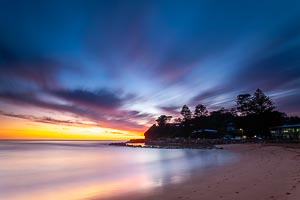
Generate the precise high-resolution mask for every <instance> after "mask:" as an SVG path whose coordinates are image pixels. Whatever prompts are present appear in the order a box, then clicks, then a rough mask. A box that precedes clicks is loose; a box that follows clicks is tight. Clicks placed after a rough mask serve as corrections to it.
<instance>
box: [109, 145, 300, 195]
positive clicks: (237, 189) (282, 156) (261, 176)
mask: <svg viewBox="0 0 300 200" xmlns="http://www.w3.org/2000/svg"><path fill="white" fill-rule="evenodd" d="M223 147H224V149H225V150H229V151H232V152H234V153H238V154H239V155H240V160H239V161H237V162H235V163H231V164H227V165H226V166H223V167H215V168H211V169H207V170H206V171H205V173H203V170H202V171H201V173H197V171H195V172H194V176H193V177H191V178H190V179H189V180H188V181H186V182H184V183H180V184H172V185H166V186H163V187H159V188H157V189H156V190H155V191H154V192H153V191H151V192H148V193H147V192H143V193H136V192H135V193H129V194H127V195H125V196H123V197H116V198H115V199H136V200H137V199H149V200H150V199H201V200H206V199H222V200H235V199H236V200H238V199H243V200H253V199H256V200H260V199H270V200H272V199H273V200H275V199H276V200H279V199H280V200H299V197H300V148H299V144H298V145H297V146H295V145H292V146H290V147H294V148H290V147H287V146H285V145H261V144H235V145H223Z"/></svg>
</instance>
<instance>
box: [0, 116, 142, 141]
mask: <svg viewBox="0 0 300 200" xmlns="http://www.w3.org/2000/svg"><path fill="white" fill-rule="evenodd" d="M0 127H1V128H0V139H53V140H54V139H58V140H129V139H132V138H144V136H143V132H142V131H141V132H139V131H131V130H122V129H113V128H105V127H98V126H89V127H81V126H67V125H58V124H47V123H38V122H30V121H28V120H25V119H16V118H14V119H13V120H12V118H10V117H5V116H0Z"/></svg>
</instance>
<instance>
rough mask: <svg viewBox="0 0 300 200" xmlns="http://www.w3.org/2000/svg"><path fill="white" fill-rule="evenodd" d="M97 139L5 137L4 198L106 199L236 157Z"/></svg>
mask: <svg viewBox="0 0 300 200" xmlns="http://www.w3.org/2000/svg"><path fill="white" fill-rule="evenodd" d="M104 143H107V142H99V141H80V142H78V141H60V142H58V141H34V142H29V141H13V142H12V141H1V142H0V163H1V165H0V199H9V200H21V199H22V200H23V199H31V200H36V199H44V200H48V199H49V200H50V199H51V200H52V199H64V200H68V199H70V200H72V199H93V198H97V199H106V198H110V197H114V196H118V195H121V194H122V193H127V192H151V190H152V189H154V188H157V187H161V186H163V185H165V184H177V183H181V182H183V181H185V180H186V179H188V178H189V176H190V175H191V171H192V170H193V169H194V168H196V167H197V168H200V169H201V168H203V169H204V168H207V167H210V166H216V165H223V164H224V163H227V162H231V161H233V160H235V159H236V157H235V155H233V154H231V153H229V152H226V151H222V150H191V149H190V150H180V149H173V150H170V149H144V148H128V147H115V146H108V145H105V144H104Z"/></svg>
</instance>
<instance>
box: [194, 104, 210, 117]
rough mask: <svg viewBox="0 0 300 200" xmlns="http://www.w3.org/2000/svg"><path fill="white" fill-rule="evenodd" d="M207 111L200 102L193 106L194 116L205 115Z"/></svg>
mask: <svg viewBox="0 0 300 200" xmlns="http://www.w3.org/2000/svg"><path fill="white" fill-rule="evenodd" d="M207 114H208V111H207V109H206V107H205V106H204V105H202V104H198V105H197V106H196V108H195V112H194V117H195V118H199V117H201V116H207Z"/></svg>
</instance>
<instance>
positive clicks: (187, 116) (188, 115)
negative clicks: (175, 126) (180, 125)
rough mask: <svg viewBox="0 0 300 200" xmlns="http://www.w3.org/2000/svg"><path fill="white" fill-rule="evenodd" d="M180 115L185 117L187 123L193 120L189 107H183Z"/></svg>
mask: <svg viewBox="0 0 300 200" xmlns="http://www.w3.org/2000/svg"><path fill="white" fill-rule="evenodd" d="M180 114H181V115H182V116H183V120H184V121H187V120H190V119H191V118H192V112H191V110H190V109H189V107H188V106H187V105H183V107H182V109H181V112H180Z"/></svg>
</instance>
